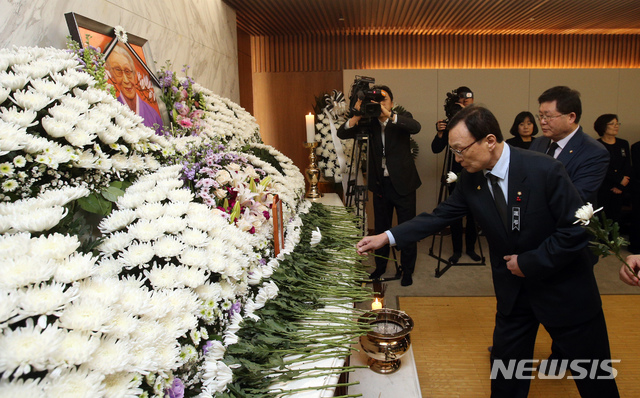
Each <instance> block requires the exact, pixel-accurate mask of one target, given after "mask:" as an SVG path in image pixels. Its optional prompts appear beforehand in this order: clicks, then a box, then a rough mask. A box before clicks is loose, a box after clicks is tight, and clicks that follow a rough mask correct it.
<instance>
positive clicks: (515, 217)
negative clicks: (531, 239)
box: [511, 207, 520, 231]
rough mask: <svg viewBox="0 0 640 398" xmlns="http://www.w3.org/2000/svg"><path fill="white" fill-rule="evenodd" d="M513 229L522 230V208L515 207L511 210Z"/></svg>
mask: <svg viewBox="0 0 640 398" xmlns="http://www.w3.org/2000/svg"><path fill="white" fill-rule="evenodd" d="M511 230H512V231H520V208H519V207H513V208H512V212H511Z"/></svg>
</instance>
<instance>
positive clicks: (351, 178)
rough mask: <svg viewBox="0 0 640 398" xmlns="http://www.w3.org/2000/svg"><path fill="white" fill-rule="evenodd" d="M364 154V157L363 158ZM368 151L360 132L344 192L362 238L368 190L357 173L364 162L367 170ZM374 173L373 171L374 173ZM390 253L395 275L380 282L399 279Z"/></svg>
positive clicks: (394, 254)
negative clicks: (353, 208)
mask: <svg viewBox="0 0 640 398" xmlns="http://www.w3.org/2000/svg"><path fill="white" fill-rule="evenodd" d="M363 154H364V156H363ZM369 156H371V155H370V151H369V134H367V133H364V132H362V131H360V132H359V133H358V134H356V137H355V142H354V144H353V148H352V149H351V164H350V165H349V174H348V180H347V190H346V192H345V195H344V196H345V206H347V207H351V206H354V207H355V209H356V210H355V211H356V216H358V217H360V218H361V219H362V228H361V233H362V236H365V235H366V233H367V232H368V231H367V222H366V218H365V216H366V211H365V210H366V206H367V201H368V200H369V189H368V187H367V184H366V183H365V181H364V179H363V178H362V176H361V175H360V173H359V171H360V170H362V163H363V162H364V168H365V170H367V172H368V171H369V170H368V168H369V167H368V160H369ZM374 172H375V171H374ZM391 253H392V255H393V260H394V263H395V266H396V274H395V276H394V277H392V278H382V279H380V281H382V282H385V281H392V280H397V279H400V277H401V275H402V272H401V270H400V267H399V266H398V260H397V256H396V250H395V248H393V247H392V248H391ZM370 282H371V281H370V280H367V283H370Z"/></svg>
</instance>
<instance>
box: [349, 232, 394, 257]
mask: <svg viewBox="0 0 640 398" xmlns="http://www.w3.org/2000/svg"><path fill="white" fill-rule="evenodd" d="M388 243H389V237H388V236H387V234H386V233H384V232H383V233H381V234H378V235H373V236H365V237H364V238H362V240H360V242H358V243H357V244H356V250H358V254H360V255H362V256H366V255H367V254H368V253H369V252H371V251H374V250H376V249H379V248H381V247H382V246H384V245H386V244H388Z"/></svg>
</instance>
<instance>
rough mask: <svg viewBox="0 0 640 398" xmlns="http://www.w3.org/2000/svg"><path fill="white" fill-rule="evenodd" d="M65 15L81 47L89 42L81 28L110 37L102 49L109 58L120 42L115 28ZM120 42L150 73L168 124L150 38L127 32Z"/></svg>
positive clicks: (164, 118)
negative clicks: (139, 52)
mask: <svg viewBox="0 0 640 398" xmlns="http://www.w3.org/2000/svg"><path fill="white" fill-rule="evenodd" d="M64 17H65V20H66V22H67V27H68V28H69V34H70V36H71V39H73V40H74V41H76V42H77V43H79V44H80V47H81V48H85V46H86V44H87V43H86V38H85V37H82V36H83V35H82V34H81V32H80V29H81V28H82V29H84V30H87V31H90V33H94V34H96V35H101V36H106V37H108V38H110V41H109V43H108V44H107V45H105V47H104V49H101V50H102V53H103V54H104V55H105V59H108V57H109V54H110V53H111V51H112V50H113V49H114V48H115V46H116V45H118V43H119V42H120V40H119V39H118V37H117V35H116V34H115V28H114V27H112V26H109V25H106V24H103V23H101V22H98V21H95V20H93V19H90V18H87V17H85V16H82V15H80V14H76V13H75V12H68V13H66V14H64ZM120 44H122V45H124V46H125V47H126V48H127V50H128V51H129V52H130V53H131V55H132V56H133V57H134V58H135V60H136V61H137V62H138V63H139V64H140V65H141V66H142V68H144V70H145V71H146V73H147V74H148V76H149V80H151V82H152V84H153V91H154V97H155V98H154V100H155V102H156V104H157V105H158V110H159V112H160V117H161V118H162V121H163V124H164V125H168V124H169V120H170V119H169V114H168V112H167V109H166V106H165V104H164V102H162V100H161V95H162V90H161V87H160V80H159V79H158V77H157V76H156V72H155V64H154V62H153V57H152V55H151V48H150V45H149V42H148V40H147V39H144V38H142V37H139V36H136V35H134V34H131V33H129V32H127V41H126V42H120ZM132 45H135V46H138V47H140V48H141V49H142V52H143V54H144V57H145V59H146V62H145V60H143V59H142V58H141V57H140V55H138V53H137V52H136V51H135V49H134V48H133V47H132Z"/></svg>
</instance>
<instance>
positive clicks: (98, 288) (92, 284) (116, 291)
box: [77, 276, 124, 305]
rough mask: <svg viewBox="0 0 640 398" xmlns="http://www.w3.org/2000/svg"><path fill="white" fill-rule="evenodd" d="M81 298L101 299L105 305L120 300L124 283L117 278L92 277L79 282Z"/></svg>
mask: <svg viewBox="0 0 640 398" xmlns="http://www.w3.org/2000/svg"><path fill="white" fill-rule="evenodd" d="M77 286H78V291H79V293H80V298H81V299H89V300H101V301H103V302H104V304H105V305H112V304H114V303H115V302H117V301H118V299H119V298H120V294H121V293H122V289H123V286H124V284H123V283H122V282H121V281H120V280H119V279H117V278H98V277H95V276H94V277H92V278H89V279H85V280H83V281H81V282H80V283H78V284H77Z"/></svg>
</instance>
